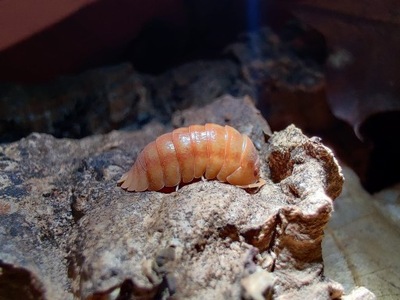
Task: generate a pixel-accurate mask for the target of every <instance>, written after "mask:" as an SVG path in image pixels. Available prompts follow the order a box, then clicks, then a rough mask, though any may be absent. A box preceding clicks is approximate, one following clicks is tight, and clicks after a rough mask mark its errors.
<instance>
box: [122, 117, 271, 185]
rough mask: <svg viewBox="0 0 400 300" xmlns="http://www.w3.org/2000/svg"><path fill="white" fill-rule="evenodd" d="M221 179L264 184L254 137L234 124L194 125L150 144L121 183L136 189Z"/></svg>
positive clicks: (232, 182)
mask: <svg viewBox="0 0 400 300" xmlns="http://www.w3.org/2000/svg"><path fill="white" fill-rule="evenodd" d="M203 176H204V177H205V178H206V179H215V178H216V179H218V180H219V181H221V182H228V183H230V184H233V185H237V186H239V187H242V188H255V187H260V186H262V185H263V184H264V183H265V181H264V180H262V179H260V159H259V157H258V153H257V150H256V149H255V147H254V145H253V143H252V141H251V140H250V139H249V137H248V136H247V135H245V134H240V133H239V132H238V131H237V130H236V129H234V128H232V127H230V126H227V125H226V126H220V125H217V124H206V125H192V126H189V127H182V128H178V129H175V130H174V131H172V132H169V133H166V134H163V135H161V136H159V137H158V138H157V139H156V140H155V141H153V142H151V143H150V144H148V145H147V146H146V147H145V148H144V149H143V150H142V152H140V154H139V156H138V157H137V159H136V162H135V163H134V164H133V166H132V168H131V169H130V170H129V172H127V173H125V174H124V175H123V176H122V177H121V179H120V180H119V181H118V184H120V185H121V187H122V188H123V189H126V190H128V191H130V192H133V191H138V192H141V191H145V190H150V191H158V190H161V189H162V188H164V187H174V186H178V185H179V184H180V183H181V182H183V183H188V182H191V181H192V180H193V179H194V178H200V177H203Z"/></svg>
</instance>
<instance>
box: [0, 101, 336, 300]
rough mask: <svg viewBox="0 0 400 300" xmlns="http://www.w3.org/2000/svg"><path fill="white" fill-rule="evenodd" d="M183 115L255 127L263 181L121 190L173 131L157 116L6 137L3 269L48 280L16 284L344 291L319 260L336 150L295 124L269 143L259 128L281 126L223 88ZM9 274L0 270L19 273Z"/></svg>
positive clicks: (82, 289) (321, 294)
mask: <svg viewBox="0 0 400 300" xmlns="http://www.w3.org/2000/svg"><path fill="white" fill-rule="evenodd" d="M227 107H229V108H230V110H229V113H230V117H229V118H228V119H227V118H226V112H224V111H225V109H226V108H227ZM194 115H196V116H198V119H196V120H194V119H192V118H191V117H190V116H194ZM201 116H204V118H203V120H201ZM178 119H179V120H180V122H181V123H182V124H181V125H188V124H190V123H191V122H192V121H196V122H202V123H204V122H206V121H209V120H212V121H213V122H216V123H219V124H229V125H232V126H234V127H236V128H237V129H238V130H239V131H241V132H245V133H247V134H249V135H250V137H251V138H252V139H253V141H254V142H255V144H256V145H258V148H259V151H260V155H261V161H262V174H263V175H262V176H263V177H264V178H265V179H266V180H267V184H266V186H264V187H263V188H262V189H261V190H260V191H259V192H258V193H248V192H246V191H245V190H242V189H240V188H238V187H235V186H232V185H228V184H225V183H220V182H217V181H208V182H202V181H199V182H195V183H191V184H188V185H185V186H184V187H182V188H181V189H180V190H178V191H177V192H172V193H170V194H164V193H159V192H143V193H128V192H126V191H124V190H122V189H121V188H120V187H118V186H116V181H117V179H118V178H119V177H120V176H121V174H122V173H123V172H124V171H126V170H128V169H129V168H130V166H131V164H132V163H133V160H134V158H135V156H136V155H137V153H138V152H139V151H140V150H141V149H142V148H143V147H144V146H145V145H146V144H147V143H148V142H150V141H152V140H154V139H155V138H156V137H157V136H158V135H159V134H161V133H162V132H165V131H167V130H168V131H169V130H170V129H168V128H166V127H164V126H162V125H160V124H157V123H153V124H149V125H148V126H146V127H145V128H144V129H143V130H142V131H136V132H130V133H129V132H116V131H115V132H112V133H110V134H107V135H103V136H100V135H99V136H93V137H89V138H85V139H82V140H67V139H61V140H57V139H54V138H53V137H51V136H49V135H39V134H33V135H31V136H29V137H28V138H25V139H22V140H21V141H20V142H16V143H12V144H6V145H2V146H1V157H2V162H1V163H2V168H3V169H4V172H3V176H2V179H1V192H2V194H1V195H2V196H1V203H2V205H1V207H3V208H4V209H3V210H2V215H1V218H0V224H1V227H0V264H1V267H2V268H4V269H5V268H8V269H10V268H13V269H21V270H23V271H24V272H25V273H28V274H29V276H30V278H33V279H34V281H35V282H37V284H33V283H30V284H27V283H26V281H25V283H24V282H18V283H20V284H21V285H23V287H24V288H25V289H27V290H29V291H30V292H32V293H33V292H37V291H39V293H40V296H39V297H42V298H43V299H72V298H74V297H76V298H82V299H93V298H101V297H111V296H113V297H117V296H118V295H119V296H120V297H122V295H123V296H124V297H126V298H135V297H142V298H157V297H158V298H166V297H168V296H172V297H174V298H190V299H199V298H208V299H212V298H214V299H219V298H230V299H240V298H241V297H253V296H251V295H256V294H257V293H258V294H257V295H259V294H260V293H261V294H262V295H264V293H265V295H272V297H273V298H279V299H289V298H290V299H296V298H297V299H300V298H305V297H312V298H314V299H332V298H337V297H340V296H341V295H342V287H341V285H340V284H338V283H335V282H332V281H330V280H329V279H327V278H325V277H324V276H323V262H322V256H321V241H322V237H323V229H324V227H325V225H326V223H327V222H328V220H329V218H330V215H331V213H332V209H333V206H332V204H333V199H334V198H335V197H337V196H338V193H340V190H341V187H342V184H343V177H342V175H341V172H340V167H339V166H338V165H337V162H336V160H335V158H334V157H333V155H332V153H331V152H330V150H329V149H327V148H326V147H325V146H323V145H322V144H321V143H320V142H319V141H318V139H308V138H307V137H306V136H304V135H303V134H302V133H301V131H300V130H299V129H297V128H295V127H294V126H290V127H288V128H287V129H285V130H283V131H281V132H276V133H274V134H273V135H272V136H271V137H270V138H269V141H268V142H265V141H264V134H263V132H262V130H264V131H266V134H267V135H271V133H270V132H269V130H268V125H267V123H266V122H265V120H263V119H262V117H261V116H260V114H259V112H258V111H257V110H256V109H255V108H254V106H253V105H252V102H251V101H250V100H249V99H247V100H243V99H235V98H232V97H229V96H226V97H223V98H221V99H218V100H217V101H215V102H214V103H212V104H210V105H207V106H205V107H204V108H197V109H189V110H187V111H184V112H182V113H181V114H180V115H179V117H178ZM277 153H278V154H277ZM280 157H284V158H285V159H286V161H287V163H288V164H289V165H291V166H292V167H291V171H290V172H288V171H287V170H286V169H282V170H281V168H280V166H281V165H282V164H281V163H280V162H279V160H280ZM280 170H281V171H282V172H283V173H284V176H282V175H279V172H280ZM272 173H274V174H275V175H276V174H278V175H277V176H276V178H279V179H278V180H276V178H275V179H274V180H272V179H271V176H270V174H272ZM7 207H8V208H7ZM260 268H261V269H260ZM261 270H264V271H262V272H264V273H261V277H262V278H264V280H267V277H268V276H266V273H265V272H269V273H270V275H271V278H269V279H268V282H269V283H268V284H266V283H265V282H264V280H261V285H260V286H258V287H257V286H256V287H252V288H250V287H249V286H248V285H247V284H246V278H248V277H249V276H256V275H254V274H255V273H256V272H261ZM9 274H10V272H8V273H7V272H3V273H2V275H1V276H0V280H2V282H10V278H9V277H7V276H8V275H9ZM262 274H264V275H265V276H264V275H262ZM257 276H258V275H257ZM250 278H251V277H250ZM271 285H273V288H271ZM38 287H39V288H38ZM9 290H10V289H7V288H5V289H4V290H2V292H3V291H4V292H8V291H9ZM22 290H24V289H21V291H22ZM254 291H258V292H256V294H254V293H255V292H254ZM6 295H7V294H6ZM249 295H250V296H249ZM19 296H21V294H20V295H19ZM253 298H254V297H253Z"/></svg>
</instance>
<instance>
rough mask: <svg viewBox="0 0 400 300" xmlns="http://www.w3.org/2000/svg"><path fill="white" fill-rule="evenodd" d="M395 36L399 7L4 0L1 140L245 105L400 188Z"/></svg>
mask: <svg viewBox="0 0 400 300" xmlns="http://www.w3.org/2000/svg"><path fill="white" fill-rule="evenodd" d="M399 26H400V6H399V5H398V1H396V0H383V1H367V0H364V1H345V0H338V1H328V0H314V1H313V0H299V1H295V0H284V1H255V0H247V1H245V0H221V1H209V0H205V1H194V0H157V1H156V0H148V1H128V0H97V1H96V0H76V1H72V2H71V1H67V0H52V1H41V2H40V3H37V2H32V1H29V0H20V1H0V142H1V143H9V142H12V141H16V140H18V139H20V138H23V137H24V136H27V135H29V134H30V133H31V132H34V131H35V132H43V133H49V134H52V135H54V136H56V137H59V138H63V137H66V138H82V137H85V136H88V135H93V134H102V133H107V132H109V131H111V130H114V129H119V128H129V129H140V128H141V127H142V126H143V125H145V124H146V123H148V122H152V121H159V122H163V123H171V119H170V116H171V114H172V113H173V112H174V111H177V110H181V109H185V108H187V107H190V106H193V105H196V106H201V105H204V104H206V103H208V102H211V101H213V100H214V99H216V98H217V97H219V96H222V95H224V94H232V95H234V96H244V95H250V96H251V97H252V99H253V100H254V102H255V103H256V105H257V107H258V108H259V109H260V111H261V112H262V114H263V115H264V117H265V118H266V119H267V121H268V123H269V124H270V126H271V128H272V130H281V129H283V128H285V127H286V126H287V125H289V124H291V123H294V124H295V125H296V126H297V127H299V128H301V129H302V130H303V131H304V132H305V133H306V134H307V135H317V136H320V137H322V139H323V142H324V143H325V144H327V145H328V146H330V147H331V148H332V149H333V150H334V152H335V153H336V155H337V157H338V158H339V159H340V160H341V161H342V162H344V163H345V164H347V165H349V166H350V167H351V168H352V169H353V170H354V171H355V172H356V173H357V175H358V176H359V178H360V180H361V183H362V185H363V187H364V188H365V189H366V190H367V191H369V192H371V193H372V192H377V191H380V190H382V189H384V188H385V187H388V186H391V185H393V184H395V183H397V182H399V179H400V175H399V174H400V172H398V169H399V168H400V156H399V155H398V153H399V152H398V150H397V137H398V132H399V130H400V122H399V117H400V101H399V96H400V94H399V92H400V80H399V79H400V76H399V75H400V74H399V73H400V68H399V66H400V64H399V63H400V55H399V53H400V34H399V33H400V32H399Z"/></svg>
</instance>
